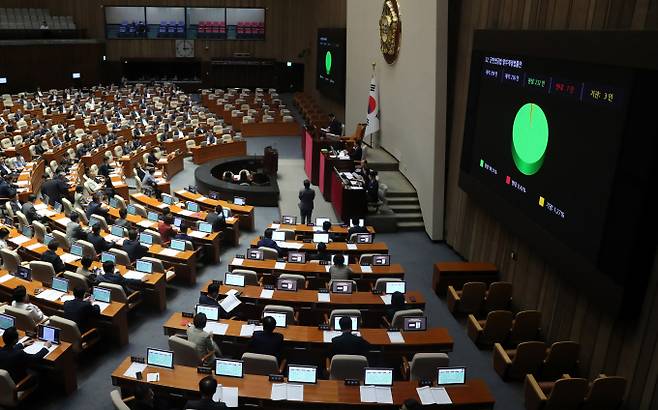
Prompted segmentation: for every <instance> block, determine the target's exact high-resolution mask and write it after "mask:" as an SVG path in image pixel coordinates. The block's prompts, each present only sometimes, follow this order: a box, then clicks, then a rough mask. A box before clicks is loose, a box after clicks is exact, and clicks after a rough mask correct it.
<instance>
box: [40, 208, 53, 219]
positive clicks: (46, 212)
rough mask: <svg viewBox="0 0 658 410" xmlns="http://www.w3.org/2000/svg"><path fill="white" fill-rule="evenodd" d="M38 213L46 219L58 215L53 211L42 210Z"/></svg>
mask: <svg viewBox="0 0 658 410" xmlns="http://www.w3.org/2000/svg"><path fill="white" fill-rule="evenodd" d="M37 213H38V214H39V215H41V216H45V217H46V218H48V217H49V216H53V215H55V214H57V212H55V211H53V210H50V209H41V210H38V211H37Z"/></svg>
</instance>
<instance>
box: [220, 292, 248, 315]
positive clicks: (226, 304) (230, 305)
mask: <svg viewBox="0 0 658 410" xmlns="http://www.w3.org/2000/svg"><path fill="white" fill-rule="evenodd" d="M240 303H242V301H240V299H238V298H237V297H235V295H228V296H227V297H225V298H224V300H222V301H221V302H220V303H219V305H220V306H221V307H222V309H224V310H225V311H226V312H229V313H230V312H231V311H232V310H233V309H235V308H236V307H238V306H239V305H240Z"/></svg>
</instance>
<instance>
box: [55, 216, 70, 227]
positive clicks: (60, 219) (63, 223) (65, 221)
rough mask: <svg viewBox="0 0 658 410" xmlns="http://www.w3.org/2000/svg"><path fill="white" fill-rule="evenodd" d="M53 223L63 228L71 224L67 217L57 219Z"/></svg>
mask: <svg viewBox="0 0 658 410" xmlns="http://www.w3.org/2000/svg"><path fill="white" fill-rule="evenodd" d="M55 222H57V223H58V224H62V225H64V226H66V225H67V224H68V223H69V222H71V219H69V218H68V217H66V216H65V217H63V218H59V219H57V220H56V221H55Z"/></svg>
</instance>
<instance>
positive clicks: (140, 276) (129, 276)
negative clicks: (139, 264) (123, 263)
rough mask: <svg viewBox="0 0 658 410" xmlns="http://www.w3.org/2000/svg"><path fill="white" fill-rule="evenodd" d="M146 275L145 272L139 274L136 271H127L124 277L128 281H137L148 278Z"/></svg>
mask: <svg viewBox="0 0 658 410" xmlns="http://www.w3.org/2000/svg"><path fill="white" fill-rule="evenodd" d="M146 275H147V274H146V273H144V272H137V271H135V270H129V271H126V273H125V274H124V275H123V277H124V278H126V279H135V280H142V279H144V278H145V277H146Z"/></svg>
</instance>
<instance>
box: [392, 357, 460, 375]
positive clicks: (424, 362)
mask: <svg viewBox="0 0 658 410" xmlns="http://www.w3.org/2000/svg"><path fill="white" fill-rule="evenodd" d="M449 365H450V358H449V357H448V355H447V354H446V353H416V354H414V356H413V358H412V359H411V362H409V361H408V360H407V358H406V357H405V356H402V374H403V376H404V378H405V379H408V380H433V379H435V378H436V369H437V367H447V366H449Z"/></svg>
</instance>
